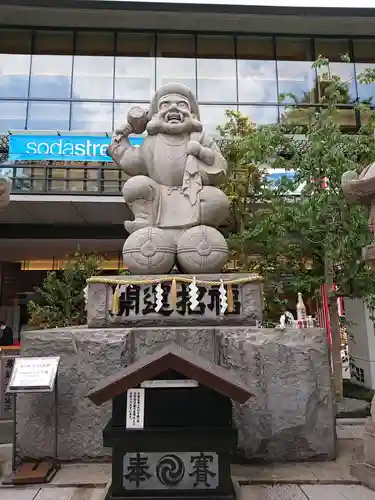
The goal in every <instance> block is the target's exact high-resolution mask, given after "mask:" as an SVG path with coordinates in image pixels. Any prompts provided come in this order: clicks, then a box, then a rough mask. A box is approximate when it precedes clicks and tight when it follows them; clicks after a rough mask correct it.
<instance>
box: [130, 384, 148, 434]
mask: <svg viewBox="0 0 375 500" xmlns="http://www.w3.org/2000/svg"><path fill="white" fill-rule="evenodd" d="M144 420H145V390H144V389H129V390H128V391H127V402H126V428H127V429H143V428H144Z"/></svg>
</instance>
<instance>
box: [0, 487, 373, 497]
mask: <svg viewBox="0 0 375 500" xmlns="http://www.w3.org/2000/svg"><path fill="white" fill-rule="evenodd" d="M104 496H105V490H104V488H48V487H45V488H25V489H18V488H17V489H15V488H8V489H1V491H0V498H1V500H104ZM366 500H367V499H366Z"/></svg>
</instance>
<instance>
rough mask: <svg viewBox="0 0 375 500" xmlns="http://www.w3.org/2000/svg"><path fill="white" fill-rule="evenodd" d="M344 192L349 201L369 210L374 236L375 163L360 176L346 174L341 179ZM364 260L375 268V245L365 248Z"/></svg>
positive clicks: (369, 225) (371, 229)
mask: <svg viewBox="0 0 375 500" xmlns="http://www.w3.org/2000/svg"><path fill="white" fill-rule="evenodd" d="M341 185H342V190H343V192H344V195H345V197H346V199H347V200H348V201H351V202H356V203H360V204H362V205H365V206H366V207H368V208H369V212H370V213H369V220H368V227H369V230H370V231H371V232H372V233H373V234H374V222H375V163H372V164H371V165H369V166H367V167H366V168H365V169H364V170H362V172H361V173H360V174H359V175H358V174H357V173H356V172H354V171H348V172H345V173H344V175H343V176H342V179H341ZM363 259H364V260H365V261H366V262H367V263H368V264H369V265H370V266H371V267H375V243H373V244H371V245H368V246H367V247H364V248H363Z"/></svg>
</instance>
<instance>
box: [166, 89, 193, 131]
mask: <svg viewBox="0 0 375 500" xmlns="http://www.w3.org/2000/svg"><path fill="white" fill-rule="evenodd" d="M158 111H159V116H160V118H162V119H163V120H164V121H165V122H166V123H168V124H169V125H172V126H173V125H180V124H181V123H184V122H185V121H186V119H188V118H190V117H191V108H190V103H189V101H188V100H187V99H186V98H185V97H183V96H180V95H178V94H170V95H166V96H164V97H162V98H161V99H160V100H159V102H158Z"/></svg>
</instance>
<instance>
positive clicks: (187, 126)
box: [146, 94, 202, 135]
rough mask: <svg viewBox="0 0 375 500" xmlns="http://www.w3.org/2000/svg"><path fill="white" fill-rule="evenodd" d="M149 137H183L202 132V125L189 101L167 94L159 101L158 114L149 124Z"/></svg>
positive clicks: (182, 97) (179, 96) (176, 95)
mask: <svg viewBox="0 0 375 500" xmlns="http://www.w3.org/2000/svg"><path fill="white" fill-rule="evenodd" d="M146 130H147V133H148V134H149V135H155V134H159V133H161V134H168V135H181V134H185V135H186V134H189V133H190V132H201V130H202V125H201V124H200V122H199V120H198V119H197V117H196V115H195V114H194V113H192V110H191V104H190V102H189V99H187V98H186V97H184V96H183V95H179V94H167V95H164V96H162V97H161V98H160V99H159V100H158V107H157V112H156V113H154V115H153V116H152V118H151V120H150V121H149V122H148V124H147V128H146Z"/></svg>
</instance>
